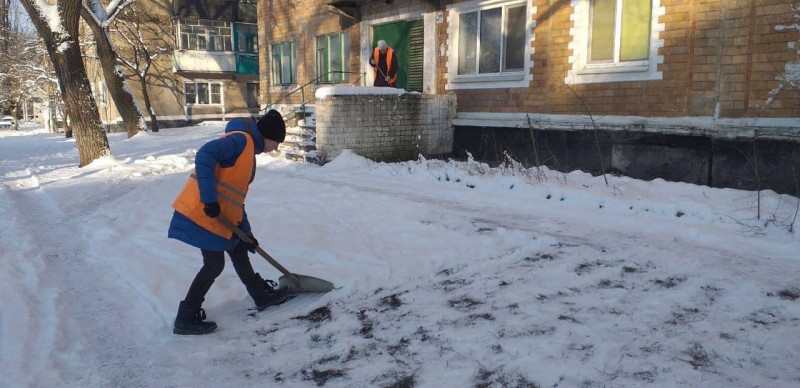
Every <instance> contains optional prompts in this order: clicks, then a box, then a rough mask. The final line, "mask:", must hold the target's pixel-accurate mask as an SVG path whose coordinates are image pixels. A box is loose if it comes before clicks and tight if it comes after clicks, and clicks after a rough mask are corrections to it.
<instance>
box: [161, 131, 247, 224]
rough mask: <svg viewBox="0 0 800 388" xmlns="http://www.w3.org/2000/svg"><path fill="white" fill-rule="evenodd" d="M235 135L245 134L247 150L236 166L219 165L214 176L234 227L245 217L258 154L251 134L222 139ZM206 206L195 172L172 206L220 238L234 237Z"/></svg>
mask: <svg viewBox="0 0 800 388" xmlns="http://www.w3.org/2000/svg"><path fill="white" fill-rule="evenodd" d="M234 133H241V134H244V135H245V139H247V143H246V144H245V146H244V150H243V151H242V154H241V155H239V158H238V159H236V163H235V164H234V165H233V166H231V167H228V168H222V167H220V166H219V165H217V169H216V171H215V174H214V175H215V176H216V177H217V197H218V198H219V201H218V202H219V208H220V214H222V215H223V216H225V218H227V219H228V220H230V221H231V222H233V224H234V225H238V224H239V223H240V222H242V219H243V218H244V197H245V196H247V189H248V187H249V186H250V178H251V177H252V176H253V170H254V169H255V168H256V154H255V145H254V143H253V139H252V137H250V134H249V133H247V132H242V131H233V132H228V133H226V134H224V135H222V137H225V136H229V135H232V134H234ZM204 206H205V205H204V204H203V202H202V201H201V200H200V187H199V186H198V185H197V177H196V176H195V172H192V175H191V177H190V179H189V180H188V181H187V182H186V185H184V186H183V190H182V191H181V193H180V194H178V198H176V199H175V202H173V203H172V207H173V208H174V209H175V210H176V211H177V212H178V213H181V214H183V215H184V216H186V218H188V219H190V220H192V221H193V222H194V223H196V224H197V225H200V226H201V227H203V229H205V230H208V231H209V232H211V233H213V234H216V235H217V236H220V237H224V238H227V239H230V238H231V237H233V231H231V230H230V229H228V228H227V227H225V225H222V223H221V222H219V220H217V219H216V218H211V217H209V216H207V215H206V213H205V212H204V211H203V207H204Z"/></svg>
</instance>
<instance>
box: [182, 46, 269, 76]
mask: <svg viewBox="0 0 800 388" xmlns="http://www.w3.org/2000/svg"><path fill="white" fill-rule="evenodd" d="M173 58H174V60H173V66H174V68H175V72H176V73H177V72H198V73H235V72H236V53H234V52H232V51H194V50H176V51H175V52H174V54H173ZM256 69H258V64H257V63H256Z"/></svg>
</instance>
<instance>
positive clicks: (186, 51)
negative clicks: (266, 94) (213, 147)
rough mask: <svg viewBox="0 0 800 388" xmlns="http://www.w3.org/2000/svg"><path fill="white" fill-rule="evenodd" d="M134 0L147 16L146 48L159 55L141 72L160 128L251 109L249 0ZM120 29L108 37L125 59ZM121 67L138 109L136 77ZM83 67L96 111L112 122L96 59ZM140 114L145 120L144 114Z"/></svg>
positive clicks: (253, 37) (254, 92) (254, 40)
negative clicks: (94, 101)
mask: <svg viewBox="0 0 800 388" xmlns="http://www.w3.org/2000/svg"><path fill="white" fill-rule="evenodd" d="M133 6H134V7H137V12H139V13H141V14H146V15H147V16H148V17H147V18H145V19H143V25H142V26H141V27H140V28H141V30H142V31H143V32H144V33H143V35H144V36H145V41H146V43H147V44H149V45H150V47H149V49H150V53H151V54H158V56H157V57H156V60H155V61H154V63H153V65H152V67H151V69H150V76H149V77H148V79H147V92H148V94H149V97H150V100H151V105H152V109H153V111H154V112H155V114H156V115H157V117H158V120H159V123H160V125H161V126H162V127H163V126H184V125H188V124H192V123H197V122H199V121H203V120H229V119H232V118H237V117H248V116H253V115H256V114H258V110H259V81H258V76H259V67H258V32H257V24H256V21H257V20H256V7H255V4H250V3H247V2H240V1H193V0H175V1H171V2H170V1H162V0H144V1H137V2H136V3H134V5H133ZM128 33H129V32H128ZM123 34H124V32H123V31H122V28H115V29H113V31H112V40H113V42H114V43H115V45H116V47H117V48H118V53H119V55H120V56H121V57H123V58H125V59H128V60H130V56H132V55H133V54H132V53H131V51H132V50H130V49H129V47H128V46H129V45H128V39H131V37H130V36H128V37H126V36H123ZM122 69H123V72H125V74H126V79H127V82H126V83H127V85H128V87H129V89H130V90H131V91H132V93H133V94H134V97H135V99H136V100H137V102H138V103H139V105H140V107H141V108H142V110H143V111H144V108H145V107H144V102H143V101H144V98H143V93H142V87H141V84H140V82H139V80H138V79H136V77H133V76H132V74H131V71H130V70H129V69H127V68H125V67H122ZM87 71H88V72H89V75H90V79H91V80H92V85H93V89H94V93H95V98H96V100H97V102H98V106H99V108H100V115H101V118H102V119H103V121H104V123H106V125H107V126H108V127H109V128H113V126H114V124H115V123H117V122H119V120H120V118H119V114H118V113H117V111H116V108H115V107H114V103H113V101H112V100H111V99H110V97H109V96H108V93H107V90H106V86H105V81H104V80H103V75H102V71H101V69H100V67H99V64H98V63H96V62H94V63H93V61H92V59H88V60H87ZM144 116H145V119H146V120H148V121H149V119H150V117H149V115H148V114H147V113H145V114H144Z"/></svg>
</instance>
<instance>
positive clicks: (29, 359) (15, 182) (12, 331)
mask: <svg viewBox="0 0 800 388" xmlns="http://www.w3.org/2000/svg"><path fill="white" fill-rule="evenodd" d="M0 175H2V177H3V178H2V182H1V183H2V185H0V201H2V207H0V217H2V219H3V220H4V223H3V228H4V231H5V233H3V235H2V237H0V260H2V262H3V266H4V267H6V268H12V269H13V270H12V271H9V272H5V271H4V272H2V273H0V276H2V275H6V274H9V275H10V276H9V277H8V278H0V290H1V291H2V292H1V293H2V295H3V304H2V306H1V307H0V349H2V350H3V351H2V352H0V366H2V368H0V369H2V370H3V371H4V372H3V375H4V378H5V379H8V380H10V381H14V382H18V383H20V384H23V385H37V383H42V382H41V381H37V376H38V373H36V371H37V370H42V369H44V368H49V367H50V365H49V361H48V359H47V357H46V354H45V353H41V352H36V349H42V348H44V349H49V348H52V347H53V342H54V336H55V330H54V328H53V324H52V323H53V322H52V320H50V319H48V318H46V317H49V316H52V315H53V312H54V311H53V310H54V308H53V300H54V295H53V293H52V292H48V290H46V289H43V288H42V285H41V282H40V280H41V275H42V274H41V273H42V272H43V271H45V270H46V269H45V268H44V264H43V258H42V257H41V255H39V254H37V252H36V251H35V250H34V249H32V248H31V247H30V245H31V243H30V237H29V234H27V233H19V232H20V231H21V230H22V229H23V227H24V225H19V224H17V221H18V220H19V219H20V218H19V214H15V213H18V211H17V210H15V206H9V204H14V203H15V201H14V195H13V193H14V192H15V191H16V190H24V189H25V188H26V187H27V186H29V185H31V184H34V185H37V184H38V182H35V179H32V178H31V177H30V173H29V172H28V171H27V170H26V169H24V168H23V169H22V170H16V169H14V168H11V169H8V168H3V169H2V170H0ZM12 231H13V232H14V233H13V235H12ZM17 356H18V357H17ZM52 383H55V382H54V381H53V382H52Z"/></svg>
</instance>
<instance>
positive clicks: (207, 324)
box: [172, 300, 217, 335]
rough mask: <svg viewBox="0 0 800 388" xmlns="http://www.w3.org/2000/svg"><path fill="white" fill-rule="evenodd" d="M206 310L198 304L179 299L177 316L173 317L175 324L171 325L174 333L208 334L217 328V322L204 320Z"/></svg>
mask: <svg viewBox="0 0 800 388" xmlns="http://www.w3.org/2000/svg"><path fill="white" fill-rule="evenodd" d="M205 319H206V311H205V310H203V309H202V308H200V306H197V305H192V304H189V302H187V301H185V300H184V301H181V304H180V306H178V316H177V317H175V324H174V325H173V327H172V332H173V333H174V334H191V335H197V334H208V333H211V332H212V331H214V329H216V328H217V324H216V323H214V322H212V321H204V320H205Z"/></svg>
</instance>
